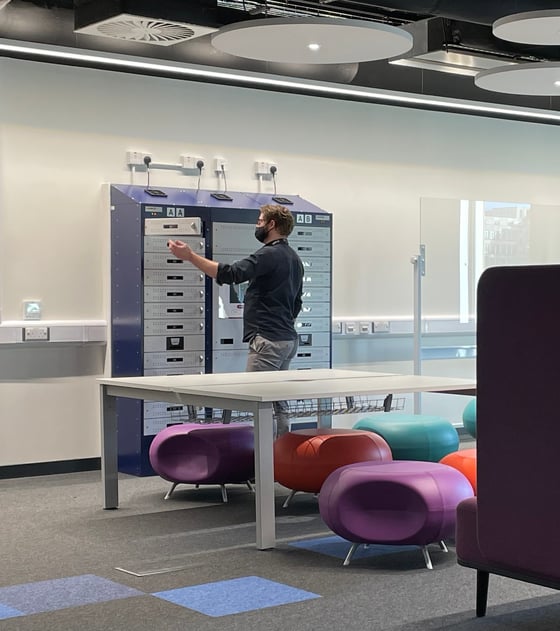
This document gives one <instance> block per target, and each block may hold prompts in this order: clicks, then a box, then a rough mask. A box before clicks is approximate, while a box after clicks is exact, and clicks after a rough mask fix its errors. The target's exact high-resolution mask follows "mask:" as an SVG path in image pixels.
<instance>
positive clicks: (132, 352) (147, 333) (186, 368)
mask: <svg viewBox="0 0 560 631" xmlns="http://www.w3.org/2000/svg"><path fill="white" fill-rule="evenodd" d="M160 191H161V193H162V195H160V196H154V195H150V194H148V193H147V192H146V190H145V189H144V187H142V186H133V185H112V186H111V189H110V198H111V365H112V376H113V377H125V376H141V375H171V374H195V373H207V372H233V371H243V370H244V369H245V362H246V355H247V345H246V344H245V343H243V341H242V339H241V337H242V316H243V291H244V288H243V287H238V286H232V287H229V286H223V287H220V286H218V285H217V283H215V282H214V281H213V280H212V279H210V278H207V277H205V276H204V274H202V273H201V272H200V271H199V270H197V269H196V268H195V267H194V266H193V265H191V264H190V263H186V262H184V261H180V260H178V259H176V258H175V257H173V255H171V254H170V253H169V251H168V249H167V245H166V244H167V241H168V240H169V239H170V238H171V239H181V240H183V241H187V242H188V243H189V244H190V245H191V247H193V249H195V251H197V252H198V253H200V254H202V255H204V256H206V257H209V258H212V259H213V260H216V261H220V262H231V261H233V260H237V259H239V258H242V257H243V256H246V255H248V254H250V253H252V252H254V251H255V250H257V249H258V248H259V247H260V244H259V243H258V241H257V240H256V239H255V237H254V234H253V232H254V225H255V223H256V220H257V217H258V215H259V208H260V207H261V206H262V205H264V204H270V203H272V204H276V203H282V204H283V205H285V206H286V207H288V208H289V209H290V210H291V211H292V213H293V215H294V230H293V232H292V235H291V236H290V237H289V242H290V245H291V246H292V247H293V248H294V249H295V250H296V251H297V252H298V254H299V255H300V257H301V259H302V262H303V265H304V269H305V275H304V296H303V309H302V313H301V314H300V316H299V317H298V319H297V322H296V327H297V330H298V335H299V342H300V346H299V348H298V353H297V355H296V357H295V358H294V360H293V361H292V368H294V369H305V368H319V367H320V368H329V367H330V366H331V285H332V270H331V264H332V255H331V252H332V223H331V219H332V217H331V215H330V214H329V213H327V212H325V211H323V210H321V209H320V208H318V207H316V206H314V205H313V204H311V203H310V202H307V201H306V200H303V199H302V198H301V197H299V196H297V195H290V196H281V197H280V196H277V195H270V194H255V193H240V192H228V193H227V194H226V196H227V198H228V199H220V194H218V195H217V197H214V196H213V195H216V194H215V193H212V192H211V191H201V190H198V191H197V190H194V189H179V188H163V189H160ZM222 195H223V194H222ZM197 412H198V411H196V410H192V409H186V406H181V405H169V404H167V403H160V402H149V401H148V402H144V401H134V400H131V399H118V400H117V417H118V427H119V433H118V437H119V470H120V471H122V472H124V473H129V474H133V475H152V474H153V470H152V468H151V466H150V463H149V458H148V451H149V447H150V444H151V442H152V440H153V437H154V435H155V434H156V433H157V432H158V431H159V430H160V429H163V428H164V427H166V426H168V425H170V424H174V423H181V422H184V421H186V420H189V418H193V417H194V416H196V415H197Z"/></svg>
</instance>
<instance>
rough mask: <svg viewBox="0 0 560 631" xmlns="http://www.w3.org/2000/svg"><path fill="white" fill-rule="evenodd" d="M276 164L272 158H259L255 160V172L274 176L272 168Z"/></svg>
mask: <svg viewBox="0 0 560 631" xmlns="http://www.w3.org/2000/svg"><path fill="white" fill-rule="evenodd" d="M275 166H276V164H275V163H274V162H271V161H270V160H257V161H256V162H255V174H256V175H267V176H268V177H272V173H271V172H270V168H271V167H275Z"/></svg>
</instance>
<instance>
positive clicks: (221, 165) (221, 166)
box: [214, 157, 229, 173]
mask: <svg viewBox="0 0 560 631" xmlns="http://www.w3.org/2000/svg"><path fill="white" fill-rule="evenodd" d="M228 169H229V166H228V161H227V160H226V159H225V158H222V157H217V158H214V171H216V173H223V172H224V171H227V170H228Z"/></svg>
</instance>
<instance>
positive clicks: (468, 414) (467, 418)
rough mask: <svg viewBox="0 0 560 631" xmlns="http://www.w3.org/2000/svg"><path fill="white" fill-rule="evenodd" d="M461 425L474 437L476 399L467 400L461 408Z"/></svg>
mask: <svg viewBox="0 0 560 631" xmlns="http://www.w3.org/2000/svg"><path fill="white" fill-rule="evenodd" d="M463 427H464V428H465V431H466V432H467V433H468V434H470V435H471V436H472V437H473V438H476V399H473V400H472V401H469V402H468V403H467V406H466V407H465V409H464V410H463Z"/></svg>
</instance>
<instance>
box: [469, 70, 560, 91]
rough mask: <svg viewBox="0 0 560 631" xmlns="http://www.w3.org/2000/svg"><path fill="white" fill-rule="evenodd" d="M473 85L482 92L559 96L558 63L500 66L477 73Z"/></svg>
mask: <svg viewBox="0 0 560 631" xmlns="http://www.w3.org/2000/svg"><path fill="white" fill-rule="evenodd" d="M474 82H475V84H476V85H477V86H478V87H479V88H482V89H484V90H491V91H492V92H502V93H504V94H522V95H526V96H560V63H558V62H539V63H525V64H519V65H516V66H500V67H499V68H492V69H491V70H483V71H482V72H479V73H478V75H477V76H476V77H475V79H474Z"/></svg>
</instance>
